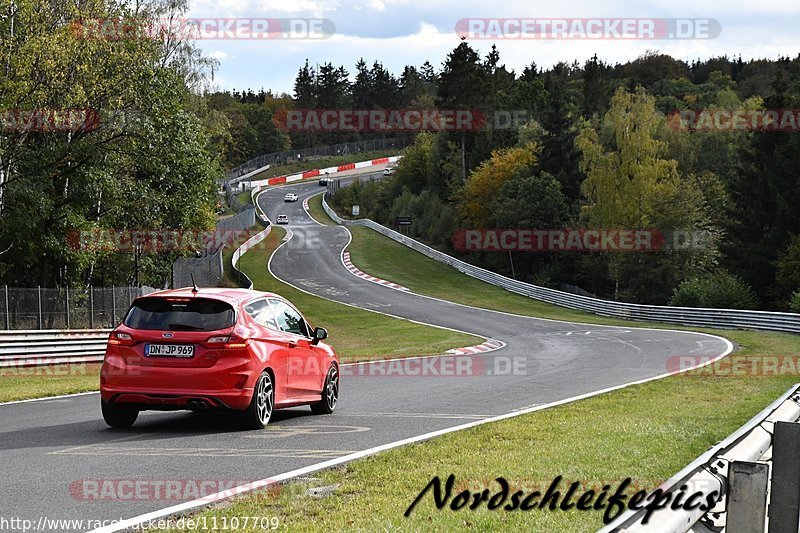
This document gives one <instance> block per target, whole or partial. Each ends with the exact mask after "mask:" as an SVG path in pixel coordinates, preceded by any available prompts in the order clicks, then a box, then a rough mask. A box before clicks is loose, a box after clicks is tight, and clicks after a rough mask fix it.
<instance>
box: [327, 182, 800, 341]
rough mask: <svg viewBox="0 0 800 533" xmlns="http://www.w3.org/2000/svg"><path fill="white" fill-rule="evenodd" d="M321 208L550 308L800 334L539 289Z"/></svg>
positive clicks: (780, 320) (780, 319)
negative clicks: (547, 304) (556, 307)
mask: <svg viewBox="0 0 800 533" xmlns="http://www.w3.org/2000/svg"><path fill="white" fill-rule="evenodd" d="M322 207H323V208H324V209H325V212H327V213H328V215H329V216H330V217H331V218H332V219H333V220H335V221H336V222H337V223H339V224H342V225H356V226H366V227H368V228H371V229H373V230H375V231H377V232H378V233H381V234H383V235H385V236H387V237H389V238H390V239H392V240H394V241H397V242H399V243H401V244H404V245H406V246H408V247H409V248H411V249H412V250H416V251H417V252H420V253H421V254H424V255H426V256H428V257H430V258H431V259H434V260H436V261H439V262H440V263H444V264H445V265H449V266H451V267H453V268H455V269H456V270H458V271H459V272H463V273H464V274H467V275H468V276H472V277H473V278H477V279H479V280H481V281H485V282H486V283H491V284H492V285H496V286H498V287H502V288H504V289H506V290H508V291H511V292H514V293H517V294H522V295H523V296H528V297H529V298H534V299H536V300H541V301H543V302H547V303H551V304H554V305H559V306H562V307H568V308H570V309H578V310H580V311H587V312H589V313H594V314H597V315H601V316H607V317H613V318H622V319H625V320H644V321H653V322H668V323H672V324H681V325H684V326H694V327H709V328H721V329H755V330H768V331H784V332H790V333H800V315H799V314H795V313H779V312H774V311H745V310H735V309H708V308H701V307H670V306H662V305H643V304H632V303H625V302H614V301H611V300H602V299H600V298H592V297H589V296H583V295H579V294H572V293H568V292H564V291H559V290H556V289H549V288H547V287H539V286H537V285H532V284H530V283H525V282H523V281H517V280H515V279H511V278H508V277H506V276H503V275H501V274H498V273H496V272H491V271H489V270H486V269H483V268H480V267H476V266H475V265H470V264H469V263H466V262H464V261H461V260H459V259H456V258H455V257H452V256H449V255H447V254H445V253H442V252H440V251H439V250H435V249H433V248H431V247H430V246H427V245H425V244H422V243H421V242H419V241H416V240H414V239H412V238H410V237H408V236H406V235H403V234H401V233H398V232H396V231H394V230H391V229H389V228H387V227H385V226H382V225H381V224H378V223H377V222H374V221H372V220H369V219H358V220H345V219H342V218H341V217H339V215H337V214H336V213H335V212H334V210H333V209H331V208H330V206H328V203H327V202H326V201H325V198H324V197H323V199H322Z"/></svg>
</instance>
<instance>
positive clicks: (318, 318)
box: [0, 228, 483, 402]
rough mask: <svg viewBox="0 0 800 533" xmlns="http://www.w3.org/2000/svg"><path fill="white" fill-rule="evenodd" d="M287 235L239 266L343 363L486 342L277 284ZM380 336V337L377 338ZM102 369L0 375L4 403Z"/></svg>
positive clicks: (57, 388) (79, 387) (87, 385)
mask: <svg viewBox="0 0 800 533" xmlns="http://www.w3.org/2000/svg"><path fill="white" fill-rule="evenodd" d="M283 235H284V230H283V229H282V228H274V229H273V230H272V232H271V234H270V236H269V237H268V238H267V240H266V241H265V245H264V246H260V247H257V248H256V249H254V250H251V251H250V252H248V253H246V254H245V255H244V256H243V257H242V259H241V260H240V263H239V267H240V268H241V269H243V270H244V271H245V272H246V273H247V275H248V276H250V278H251V279H252V280H253V283H254V286H255V288H256V289H259V290H265V291H270V292H277V293H278V294H281V295H282V296H284V297H286V298H288V299H289V300H290V301H292V302H294V303H295V304H296V305H297V306H298V307H299V308H300V309H301V310H302V311H303V312H304V313H305V314H306V316H307V317H308V319H309V320H311V321H312V322H313V323H314V324H315V325H321V326H324V327H326V328H327V329H328V331H329V333H330V338H329V342H330V343H331V345H332V346H333V347H334V348H335V349H336V351H337V353H338V354H339V356H340V358H341V359H342V361H363V360H367V359H388V358H396V357H410V356H416V355H432V354H441V353H444V352H445V351H447V350H449V349H451V348H459V347H462V346H471V345H473V344H480V343H481V342H483V339H481V338H480V337H476V336H473V335H467V334H464V333H458V332H455V331H450V330H446V329H440V328H434V327H430V326H423V325H420V324H415V323H414V322H409V321H408V320H402V319H399V318H392V317H388V316H385V315H381V314H378V313H371V312H369V311H363V310H360V309H356V308H352V307H348V306H345V305H342V304H337V303H335V302H331V301H328V300H324V299H322V298H318V297H316V296H311V295H309V294H306V293H304V292H302V291H299V290H297V289H294V288H292V287H290V286H289V285H286V284H285V283H282V282H280V281H278V280H276V279H275V278H274V277H272V275H271V274H270V273H269V272H268V271H267V261H268V260H269V256H270V254H271V253H272V251H273V250H274V249H275V247H277V246H278V244H280V239H281V238H282V237H283ZM234 248H235V246H232V247H230V249H229V250H227V251H225V252H224V253H223V261H224V265H225V280H224V283H223V284H224V286H229V287H237V286H238V285H237V284H236V282H235V279H234V278H233V277H232V275H231V268H230V260H231V256H232V255H233V249H234ZM376 332H380V335H376V334H375V333H376ZM99 376H100V365H98V364H74V365H58V366H48V367H37V368H15V369H10V370H6V371H2V372H0V402H7V401H12V400H24V399H29V398H42V397H45V396H54V395H60V394H72V393H76V392H86V391H93V390H97V389H98V386H99V383H100V377H99Z"/></svg>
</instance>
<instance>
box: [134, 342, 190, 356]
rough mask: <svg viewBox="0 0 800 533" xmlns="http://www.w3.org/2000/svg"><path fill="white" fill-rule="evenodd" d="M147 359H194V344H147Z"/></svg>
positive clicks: (145, 351)
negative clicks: (154, 357)
mask: <svg viewBox="0 0 800 533" xmlns="http://www.w3.org/2000/svg"><path fill="white" fill-rule="evenodd" d="M144 355H145V356H147V357H153V356H156V357H194V345H193V344H145V345H144Z"/></svg>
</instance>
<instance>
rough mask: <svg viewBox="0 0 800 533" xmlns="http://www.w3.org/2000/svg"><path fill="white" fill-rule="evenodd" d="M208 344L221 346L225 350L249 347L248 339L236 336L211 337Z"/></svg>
mask: <svg viewBox="0 0 800 533" xmlns="http://www.w3.org/2000/svg"><path fill="white" fill-rule="evenodd" d="M206 342H207V343H209V344H221V345H222V347H223V348H245V347H246V346H247V339H243V338H241V337H237V336H236V335H221V336H217V337H210V338H209V339H208V340H207V341H206Z"/></svg>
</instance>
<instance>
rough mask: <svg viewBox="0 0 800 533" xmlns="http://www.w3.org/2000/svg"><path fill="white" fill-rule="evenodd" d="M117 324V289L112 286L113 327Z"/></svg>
mask: <svg viewBox="0 0 800 533" xmlns="http://www.w3.org/2000/svg"><path fill="white" fill-rule="evenodd" d="M116 324H117V288H116V287H115V286H113V285H112V286H111V327H112V328H113V327H114V326H115V325H116Z"/></svg>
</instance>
